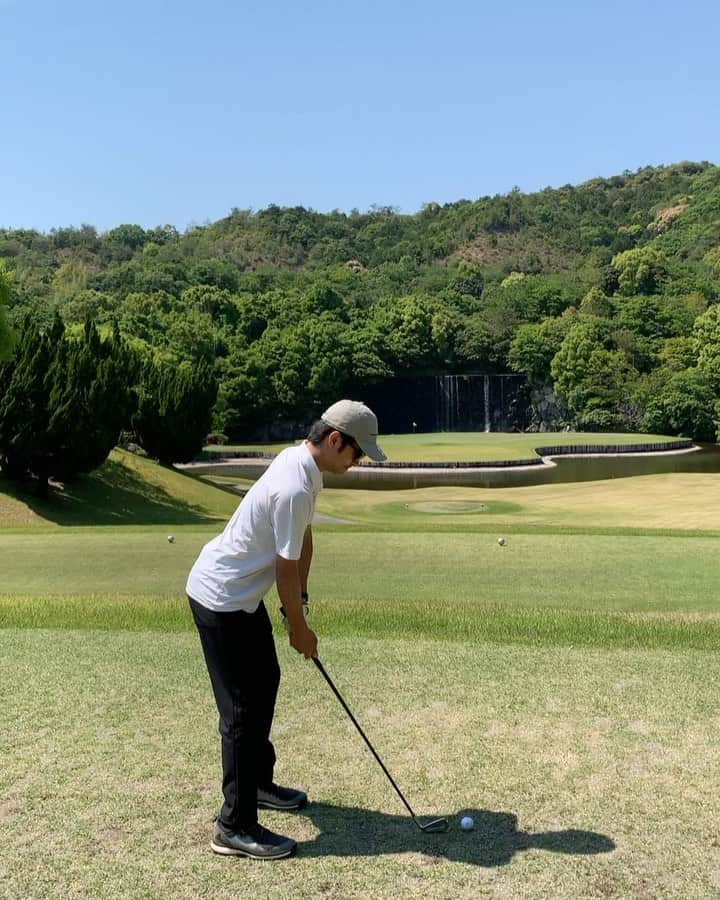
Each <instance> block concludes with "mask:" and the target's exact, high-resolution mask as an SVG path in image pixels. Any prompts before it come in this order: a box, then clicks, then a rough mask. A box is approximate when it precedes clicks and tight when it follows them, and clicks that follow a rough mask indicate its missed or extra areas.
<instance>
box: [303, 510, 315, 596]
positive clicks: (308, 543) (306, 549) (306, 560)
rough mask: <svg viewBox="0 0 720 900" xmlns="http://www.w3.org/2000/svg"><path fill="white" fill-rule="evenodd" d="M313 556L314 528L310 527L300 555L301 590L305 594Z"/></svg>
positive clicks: (304, 538) (307, 529)
mask: <svg viewBox="0 0 720 900" xmlns="http://www.w3.org/2000/svg"><path fill="white" fill-rule="evenodd" d="M312 555H313V539H312V527H311V526H310V525H308V527H307V528H306V529H305V536H304V537H303V545H302V551H301V553H300V590H301V592H302V593H303V594H307V592H308V576H309V574H310V564H311V563H312Z"/></svg>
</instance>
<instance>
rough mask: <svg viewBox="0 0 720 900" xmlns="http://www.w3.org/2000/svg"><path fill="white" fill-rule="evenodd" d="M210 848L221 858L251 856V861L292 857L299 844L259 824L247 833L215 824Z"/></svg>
mask: <svg viewBox="0 0 720 900" xmlns="http://www.w3.org/2000/svg"><path fill="white" fill-rule="evenodd" d="M210 846H211V847H212V849H213V850H214V851H215V853H219V854H220V855H221V856H249V857H250V858H251V859H283V858H284V857H285V856H291V855H292V854H293V853H294V852H295V849H296V847H297V843H296V842H295V841H294V840H293V839H292V838H289V837H284V836H283V835H282V834H275V832H274V831H270V830H269V829H267V828H263V826H262V825H260V824H257V825H253V826H251V827H250V828H248V829H247V830H246V831H228V829H227V828H224V827H223V826H222V825H221V824H220V823H219V822H215V833H214V834H213V839H212V841H210Z"/></svg>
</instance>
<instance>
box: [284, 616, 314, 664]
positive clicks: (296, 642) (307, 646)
mask: <svg viewBox="0 0 720 900" xmlns="http://www.w3.org/2000/svg"><path fill="white" fill-rule="evenodd" d="M317 645H318V639H317V635H316V634H315V632H314V631H312V630H311V629H310V628H308V627H307V625H305V623H303V624H302V625H299V626H298V627H297V628H291V629H290V646H291V647H294V648H295V649H296V650H297V652H298V653H302V655H303V656H304V657H305V659H310V657H311V656H317Z"/></svg>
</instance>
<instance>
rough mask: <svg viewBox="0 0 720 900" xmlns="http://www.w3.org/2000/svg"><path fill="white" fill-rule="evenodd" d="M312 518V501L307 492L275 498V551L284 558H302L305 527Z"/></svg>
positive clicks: (273, 518) (273, 519) (273, 517)
mask: <svg viewBox="0 0 720 900" xmlns="http://www.w3.org/2000/svg"><path fill="white" fill-rule="evenodd" d="M311 519H312V503H311V501H310V497H309V496H308V495H307V494H305V493H297V494H281V495H277V496H276V497H275V498H274V502H273V512H272V525H273V534H274V535H275V553H276V554H277V555H278V556H282V557H283V558H284V559H300V554H301V552H302V545H303V539H304V537H305V529H306V528H307V527H308V525H309V524H310V521H311Z"/></svg>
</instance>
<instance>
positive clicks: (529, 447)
mask: <svg viewBox="0 0 720 900" xmlns="http://www.w3.org/2000/svg"><path fill="white" fill-rule="evenodd" d="M673 440H677V438H672V437H667V436H666V435H654V434H605V433H595V432H568V431H560V432H541V433H533V434H505V433H502V432H489V433H485V432H481V431H468V432H447V433H434V434H384V435H381V436H380V437H379V438H378V443H379V444H380V446H381V447H382V448H383V450H384V451H385V452H386V453H387V455H388V458H389V459H390V460H391V461H392V462H421V461H422V462H479V461H483V460H493V459H498V460H502V459H532V458H533V457H535V456H537V454H536V453H535V448H536V447H548V446H557V445H562V446H567V445H571V444H578V445H587V444H593V445H596V446H597V445H600V444H611V445H613V446H616V445H618V444H642V443H657V442H660V443H662V442H666V441H673ZM288 446H291V445H290V444H289V443H274V444H273V443H269V444H232V445H228V446H226V447H218V446H210V447H206V448H205V450H207V451H211V452H213V453H221V452H222V451H223V450H227V451H240V450H247V451H253V452H260V453H279V452H280V451H281V450H283V449H284V448H285V447H288Z"/></svg>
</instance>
